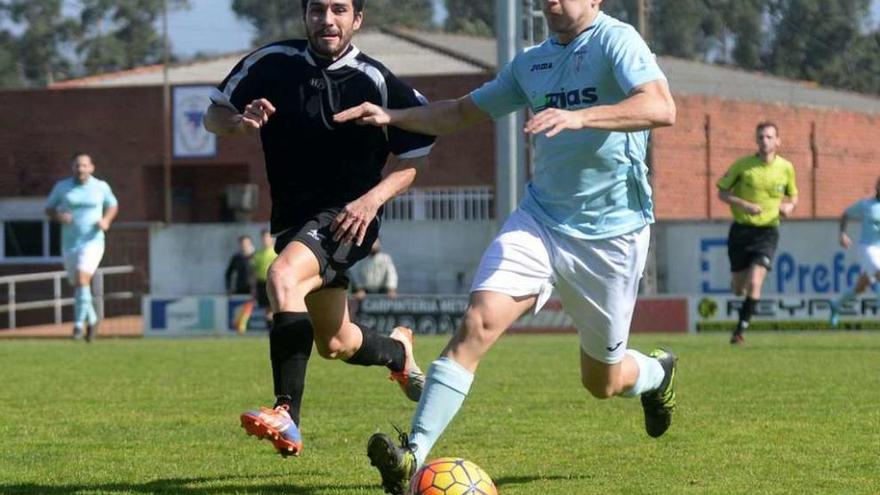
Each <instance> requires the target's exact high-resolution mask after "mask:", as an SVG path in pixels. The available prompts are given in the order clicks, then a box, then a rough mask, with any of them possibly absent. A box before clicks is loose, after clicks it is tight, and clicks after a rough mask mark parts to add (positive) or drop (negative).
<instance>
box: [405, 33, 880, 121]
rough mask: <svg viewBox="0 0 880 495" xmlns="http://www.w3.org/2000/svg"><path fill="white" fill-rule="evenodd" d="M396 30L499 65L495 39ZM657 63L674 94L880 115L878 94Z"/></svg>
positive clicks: (671, 61)
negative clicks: (837, 109) (839, 109)
mask: <svg viewBox="0 0 880 495" xmlns="http://www.w3.org/2000/svg"><path fill="white" fill-rule="evenodd" d="M394 32H395V33H398V34H400V35H403V36H405V37H407V39H410V40H416V41H418V42H420V43H422V44H423V45H425V46H427V47H431V48H435V49H439V50H443V51H444V52H445V53H450V54H455V53H459V54H462V55H465V56H467V57H469V58H475V59H477V62H478V63H480V64H481V65H483V66H485V67H488V68H491V69H492V70H493V71H494V70H495V66H496V65H497V55H496V51H497V48H496V47H497V45H496V41H495V40H494V39H492V38H480V37H474V36H466V35H457V34H449V33H432V32H416V31H407V30H395V31H394ZM658 61H659V63H660V67H661V68H662V69H663V72H664V73H665V74H666V77H667V78H668V79H669V85H670V87H671V88H672V92H673V93H675V94H680V95H703V96H711V97H716V98H724V99H731V100H741V101H758V102H767V103H781V104H786V105H793V106H809V107H825V108H841V109H846V110H850V111H854V112H859V113H880V98H877V97H875V96H870V95H866V94H860V93H854V92H850V91H841V90H836V89H828V88H822V87H819V86H818V85H817V84H816V83H812V82H808V81H796V80H792V79H785V78H781V77H776V76H770V75H766V74H763V73H760V72H752V71H747V70H743V69H739V68H733V67H726V66H722V65H715V64H708V63H703V62H694V61H691V60H684V59H680V58H674V57H658Z"/></svg>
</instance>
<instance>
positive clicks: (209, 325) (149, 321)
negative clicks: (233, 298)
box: [143, 296, 227, 337]
mask: <svg viewBox="0 0 880 495" xmlns="http://www.w3.org/2000/svg"><path fill="white" fill-rule="evenodd" d="M143 314H144V335H145V336H169V337H171V336H174V337H177V336H195V335H212V334H216V333H218V331H219V330H220V329H223V328H226V326H227V325H226V320H227V316H226V315H227V308H226V297H222V296H202V297H195V296H187V297H145V298H144V300H143Z"/></svg>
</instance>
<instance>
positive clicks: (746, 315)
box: [734, 296, 758, 334]
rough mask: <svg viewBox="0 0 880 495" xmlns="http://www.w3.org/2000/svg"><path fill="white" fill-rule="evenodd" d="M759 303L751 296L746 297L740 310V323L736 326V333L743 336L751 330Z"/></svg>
mask: <svg viewBox="0 0 880 495" xmlns="http://www.w3.org/2000/svg"><path fill="white" fill-rule="evenodd" d="M757 302H758V300H757V299H752V297H751V296H748V297H746V299H745V301H743V303H742V307H740V308H739V322H738V323H737V324H736V331H735V332H734V333H736V334H741V333H743V332H744V331H745V330H746V329H747V328H749V324H750V323H751V322H752V314H753V313H754V312H755V304H757Z"/></svg>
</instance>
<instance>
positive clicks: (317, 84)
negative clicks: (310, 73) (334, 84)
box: [309, 78, 327, 91]
mask: <svg viewBox="0 0 880 495" xmlns="http://www.w3.org/2000/svg"><path fill="white" fill-rule="evenodd" d="M309 85H310V86H311V87H313V88H315V89H317V90H318V91H324V90H325V89H327V83H326V82H325V81H324V80H323V79H318V78H313V79H311V80H310V81H309Z"/></svg>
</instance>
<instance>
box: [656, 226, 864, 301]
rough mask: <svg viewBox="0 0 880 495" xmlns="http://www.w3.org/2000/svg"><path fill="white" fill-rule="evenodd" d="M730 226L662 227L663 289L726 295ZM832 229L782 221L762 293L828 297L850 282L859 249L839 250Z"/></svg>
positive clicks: (852, 282) (856, 269)
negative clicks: (665, 276) (777, 243)
mask: <svg viewBox="0 0 880 495" xmlns="http://www.w3.org/2000/svg"><path fill="white" fill-rule="evenodd" d="M856 227H857V226H856ZM729 228H730V225H729V224H726V223H717V222H716V223H709V222H703V223H696V224H667V225H665V236H664V241H663V242H664V249H663V250H662V252H663V253H664V258H665V260H664V261H665V266H666V270H665V271H666V273H667V277H668V283H667V288H666V291H667V292H668V293H671V294H715V295H724V294H730V262H729V261H728V258H727V232H728V229H729ZM837 232H838V226H837V222H834V221H809V222H798V221H789V222H783V224H782V225H780V227H779V248H778V249H777V251H776V257H775V259H774V260H773V266H772V269H771V271H770V273H769V274H768V275H767V279H766V280H765V282H764V287H763V293H764V294H783V295H798V296H808V295H811V294H819V295H824V296H826V297H830V296H831V295H834V294H839V293H841V292H843V291H844V290H846V289H848V288H850V287H852V286H853V285H855V282H856V280H857V279H858V275H859V271H860V267H859V255H858V250H857V249H855V248H851V249H848V250H844V249H842V248H841V247H840V246H839V245H838V236H837ZM853 235H856V234H855V230H854V231H853ZM856 237H857V235H856Z"/></svg>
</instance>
